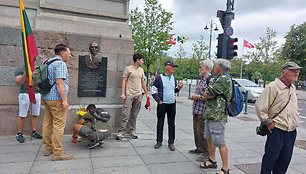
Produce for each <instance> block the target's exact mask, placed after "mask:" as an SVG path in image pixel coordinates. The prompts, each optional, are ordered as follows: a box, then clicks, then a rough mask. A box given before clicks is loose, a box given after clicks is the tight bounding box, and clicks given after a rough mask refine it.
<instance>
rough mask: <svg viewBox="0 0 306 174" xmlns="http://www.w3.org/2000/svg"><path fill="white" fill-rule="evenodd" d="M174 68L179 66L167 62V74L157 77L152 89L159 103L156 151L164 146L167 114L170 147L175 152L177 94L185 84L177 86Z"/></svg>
mask: <svg viewBox="0 0 306 174" xmlns="http://www.w3.org/2000/svg"><path fill="white" fill-rule="evenodd" d="M174 67H177V66H176V65H175V64H174V63H173V62H171V61H166V63H165V73H163V74H160V75H157V76H156V78H155V80H154V82H153V86H152V89H151V90H152V96H153V98H154V100H155V101H156V102H157V129H156V130H157V138H156V141H157V143H156V144H155V145H154V148H155V149H159V148H160V147H161V146H162V141H163V129H164V121H165V115H166V113H167V118H168V134H169V137H168V147H169V149H170V150H171V151H175V147H174V139H175V114H176V113H175V112H176V101H175V93H178V92H179V91H180V89H181V88H182V87H183V83H182V82H180V83H179V84H178V85H177V82H176V78H175V77H174V76H173V73H174Z"/></svg>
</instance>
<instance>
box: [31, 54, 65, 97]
mask: <svg viewBox="0 0 306 174" xmlns="http://www.w3.org/2000/svg"><path fill="white" fill-rule="evenodd" d="M55 61H61V60H60V59H53V60H51V61H46V62H44V63H43V64H42V65H40V66H39V67H37V68H36V69H35V70H34V71H33V74H32V78H33V83H34V88H35V91H37V92H39V93H41V94H43V95H45V94H48V93H49V92H50V90H51V88H52V87H53V86H54V84H55V83H53V84H52V85H51V84H50V81H49V78H48V66H49V65H50V64H51V63H53V62H55Z"/></svg>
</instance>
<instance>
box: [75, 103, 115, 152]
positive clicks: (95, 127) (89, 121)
mask: <svg viewBox="0 0 306 174" xmlns="http://www.w3.org/2000/svg"><path fill="white" fill-rule="evenodd" d="M94 110H96V106H95V105H94V104H89V105H88V106H87V108H86V111H87V113H86V114H85V115H84V116H83V117H82V119H81V120H80V121H79V123H77V124H75V125H74V126H73V134H72V142H73V143H76V142H77V138H78V135H80V136H81V137H82V138H84V139H87V140H89V141H90V143H89V145H88V148H89V149H93V148H95V147H97V146H102V145H103V143H104V141H103V140H104V139H106V138H108V137H109V136H110V135H111V131H110V129H111V127H110V125H109V124H108V122H107V121H106V122H104V121H101V120H98V119H96V118H95V116H94V115H92V114H91V113H92V112H90V111H94Z"/></svg>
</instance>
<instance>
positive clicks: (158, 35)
mask: <svg viewBox="0 0 306 174" xmlns="http://www.w3.org/2000/svg"><path fill="white" fill-rule="evenodd" d="M172 15H173V14H172V13H171V12H167V11H166V10H165V9H163V8H162V7H161V4H159V3H158V1H157V0H145V6H144V11H143V12H142V11H140V10H139V9H138V8H136V9H135V10H132V11H131V13H130V25H131V28H132V37H133V40H134V47H135V51H136V52H140V53H142V54H144V56H145V63H144V65H145V66H146V70H147V77H148V74H149V72H150V66H151V64H152V63H153V62H156V60H157V58H158V57H159V56H161V54H162V53H163V51H167V50H168V49H169V48H170V46H171V45H169V44H166V41H167V40H168V39H169V35H170V31H171V30H172V29H173V27H172V22H171V18H172Z"/></svg>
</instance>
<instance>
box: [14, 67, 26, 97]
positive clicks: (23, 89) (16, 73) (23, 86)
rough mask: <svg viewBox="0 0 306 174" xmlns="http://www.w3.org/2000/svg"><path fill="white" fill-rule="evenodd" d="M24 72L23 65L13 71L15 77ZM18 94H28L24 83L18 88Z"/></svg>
mask: <svg viewBox="0 0 306 174" xmlns="http://www.w3.org/2000/svg"><path fill="white" fill-rule="evenodd" d="M24 71H25V68H24V65H21V66H19V67H17V69H16V71H15V77H17V76H21V75H23V73H24ZM19 93H28V87H27V85H26V83H23V84H22V85H21V86H20V91H19Z"/></svg>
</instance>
